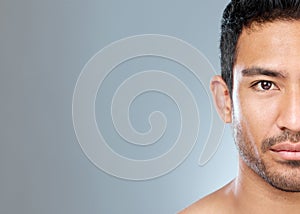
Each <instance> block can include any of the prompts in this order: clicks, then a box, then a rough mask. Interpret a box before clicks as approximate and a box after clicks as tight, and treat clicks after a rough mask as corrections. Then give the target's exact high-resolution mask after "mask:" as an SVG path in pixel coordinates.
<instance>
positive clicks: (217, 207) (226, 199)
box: [179, 182, 233, 214]
mask: <svg viewBox="0 0 300 214" xmlns="http://www.w3.org/2000/svg"><path fill="white" fill-rule="evenodd" d="M231 183H232V182H230V183H229V184H227V185H226V186H224V187H222V188H221V189H219V190H217V191H216V192H213V193H211V194H210V195H207V196H205V197H204V198H202V199H200V200H198V201H197V202H195V203H194V204H192V205H190V206H189V207H187V208H185V209H184V210H182V211H181V212H179V214H198V213H207V214H210V213H214V214H215V213H221V212H222V213H224V210H227V211H228V212H230V210H232V209H233V193H232V184H231Z"/></svg>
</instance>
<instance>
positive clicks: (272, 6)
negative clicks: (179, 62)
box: [181, 0, 300, 214]
mask: <svg viewBox="0 0 300 214" xmlns="http://www.w3.org/2000/svg"><path fill="white" fill-rule="evenodd" d="M220 48H221V68H222V76H215V77H214V78H213V79H212V81H211V91H212V94H213V96H214V101H215V106H216V108H217V110H218V113H219V115H220V117H221V118H222V119H223V121H224V122H226V123H231V124H232V128H233V133H234V140H235V144H236V147H237V149H238V151H239V168H238V174H237V177H236V178H235V179H234V180H233V181H231V182H230V183H229V184H227V185H226V186H224V187H223V188H221V189H220V190H218V191H216V192H214V193H212V194H210V195H208V196H206V197H204V198H203V199H200V200H199V201H197V202H196V203H194V204H192V205H191V206H190V207H188V208H186V209H185V210H183V211H182V212H181V214H184V213H191V214H193V213H205V214H209V213H213V214H218V213H222V214H223V213H224V214H226V213H230V214H232V213H243V214H244V213H245V214H247V213H255V214H256V213H263V214H268V213H272V214H274V213H287V214H292V213H297V214H299V213H300V0H232V1H231V2H230V3H229V5H228V6H227V7H226V9H225V11H224V14H223V20H222V34H221V44H220Z"/></svg>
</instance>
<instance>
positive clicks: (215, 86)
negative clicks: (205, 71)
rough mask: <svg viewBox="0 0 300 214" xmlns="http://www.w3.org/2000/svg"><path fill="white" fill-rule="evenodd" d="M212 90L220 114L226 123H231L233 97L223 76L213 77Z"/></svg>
mask: <svg viewBox="0 0 300 214" xmlns="http://www.w3.org/2000/svg"><path fill="white" fill-rule="evenodd" d="M210 90H211V93H212V95H213V100H214V103H215V107H216V109H217V112H218V114H219V116H220V117H221V119H222V120H223V121H224V122H225V123H231V121H232V115H231V113H232V106H231V97H230V93H229V89H228V87H227V85H226V83H225V81H224V80H223V78H222V77H221V76H219V75H217V76H214V77H213V78H212V80H211V82H210Z"/></svg>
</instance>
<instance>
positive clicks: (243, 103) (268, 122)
mask: <svg viewBox="0 0 300 214" xmlns="http://www.w3.org/2000/svg"><path fill="white" fill-rule="evenodd" d="M236 98H237V99H235V100H234V103H233V104H234V117H235V120H236V122H238V123H239V124H240V126H241V127H242V129H243V132H244V134H246V135H247V138H248V139H249V140H251V141H253V142H256V143H257V142H261V141H262V140H264V139H265V138H268V137H270V136H273V135H274V131H275V130H274V129H275V127H276V111H277V109H278V105H276V102H274V100H273V101H272V100H268V99H260V98H259V97H258V96H257V95H255V94H254V95H253V94H251V93H248V94H243V93H242V92H241V93H239V94H237V96H236Z"/></svg>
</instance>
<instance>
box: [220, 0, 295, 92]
mask: <svg viewBox="0 0 300 214" xmlns="http://www.w3.org/2000/svg"><path fill="white" fill-rule="evenodd" d="M276 20H300V0H232V1H231V2H230V3H229V4H228V5H227V7H226V8H225V10H224V13H223V19H222V26H221V41H220V50H221V69H222V78H223V79H224V81H225V82H226V84H227V86H228V88H229V91H230V94H232V87H233V78H232V77H233V66H234V63H235V59H236V50H237V43H238V39H239V36H240V34H241V33H242V30H243V28H250V27H251V25H252V24H253V23H257V24H264V23H266V22H273V21H276Z"/></svg>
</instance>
